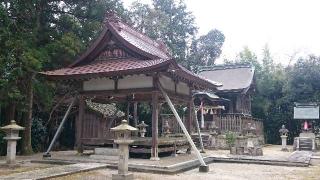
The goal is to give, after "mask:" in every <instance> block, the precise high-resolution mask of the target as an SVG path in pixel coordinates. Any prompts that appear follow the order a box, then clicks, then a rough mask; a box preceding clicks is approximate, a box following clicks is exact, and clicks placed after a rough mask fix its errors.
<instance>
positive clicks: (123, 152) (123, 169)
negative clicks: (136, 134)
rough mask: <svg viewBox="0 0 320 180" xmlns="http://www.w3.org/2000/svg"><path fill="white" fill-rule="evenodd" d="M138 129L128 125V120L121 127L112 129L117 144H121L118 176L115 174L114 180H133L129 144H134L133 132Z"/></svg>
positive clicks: (122, 122) (123, 121)
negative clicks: (129, 171) (129, 169)
mask: <svg viewBox="0 0 320 180" xmlns="http://www.w3.org/2000/svg"><path fill="white" fill-rule="evenodd" d="M137 130H138V129H137V128H135V127H132V126H130V125H128V122H127V121H126V120H122V121H121V124H120V125H119V126H116V127H114V128H111V131H113V132H115V134H116V140H115V143H117V144H119V163H118V174H113V175H112V179H113V180H131V179H133V174H131V173H130V174H129V173H128V161H129V144H131V143H133V140H132V139H131V132H133V131H137Z"/></svg>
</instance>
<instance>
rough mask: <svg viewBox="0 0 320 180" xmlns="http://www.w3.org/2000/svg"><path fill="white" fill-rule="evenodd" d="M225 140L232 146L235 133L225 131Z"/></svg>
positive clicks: (234, 140)
mask: <svg viewBox="0 0 320 180" xmlns="http://www.w3.org/2000/svg"><path fill="white" fill-rule="evenodd" d="M226 141H227V144H228V145H229V147H230V148H231V147H232V146H234V145H235V142H236V134H235V133H234V132H231V131H227V132H226Z"/></svg>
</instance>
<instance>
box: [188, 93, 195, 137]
mask: <svg viewBox="0 0 320 180" xmlns="http://www.w3.org/2000/svg"><path fill="white" fill-rule="evenodd" d="M193 112H194V110H193V98H192V99H191V100H190V102H189V103H188V119H187V129H188V132H189V134H191V130H192V120H193V116H194V113H193Z"/></svg>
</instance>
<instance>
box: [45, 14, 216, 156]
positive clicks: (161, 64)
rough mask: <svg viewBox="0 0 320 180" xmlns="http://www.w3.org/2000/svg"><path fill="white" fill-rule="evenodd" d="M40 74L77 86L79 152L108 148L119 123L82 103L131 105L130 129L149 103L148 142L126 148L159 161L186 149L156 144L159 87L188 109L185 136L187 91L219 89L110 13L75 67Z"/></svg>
mask: <svg viewBox="0 0 320 180" xmlns="http://www.w3.org/2000/svg"><path fill="white" fill-rule="evenodd" d="M42 74H44V75H45V76H47V78H48V79H51V80H56V81H65V82H72V83H73V84H76V85H77V87H78V88H77V91H78V92H79V95H78V97H77V98H78V110H79V114H78V117H77V119H76V144H77V148H78V150H79V151H80V152H81V151H82V150H83V148H86V147H89V146H105V145H109V144H113V143H114V134H113V133H112V132H110V127H114V126H116V125H117V124H118V123H119V122H116V121H114V120H111V119H106V118H105V117H103V116H100V115H97V114H96V113H95V112H92V111H90V110H88V109H87V108H86V103H85V100H86V99H90V100H92V101H93V102H100V103H110V102H115V103H117V102H126V103H128V107H129V106H130V105H133V109H134V110H133V116H134V117H133V119H134V121H133V122H131V123H130V124H132V125H133V126H134V127H136V126H137V124H138V114H137V103H139V102H151V104H152V124H151V125H149V126H151V127H152V137H150V138H138V137H136V138H133V139H134V143H133V145H134V146H131V148H130V151H133V152H134V151H136V152H140V151H142V152H148V153H150V152H151V157H158V153H159V152H162V151H172V150H175V149H176V145H181V146H185V145H188V142H187V141H186V139H185V137H181V138H179V139H172V138H167V137H166V138H164V139H160V140H159V137H158V136H159V129H158V127H159V126H158V125H159V118H158V117H159V111H160V108H161V104H162V103H163V102H165V99H164V97H163V96H162V94H161V91H160V89H159V88H160V87H159V86H161V87H162V89H164V90H165V91H166V93H167V94H168V95H169V97H170V99H172V100H173V102H174V103H175V104H180V105H185V106H186V107H188V112H189V113H188V115H187V117H186V120H185V126H186V127H187V129H188V130H189V131H190V130H191V126H192V115H193V110H192V109H193V99H192V91H193V90H206V89H211V90H216V89H217V87H218V86H220V84H219V83H214V82H212V81H208V80H206V79H205V78H202V77H200V76H198V75H196V74H193V73H192V72H190V71H188V70H187V69H185V68H184V67H182V66H180V65H178V64H177V63H176V61H175V60H174V59H173V58H172V57H171V55H170V53H169V51H168V49H167V47H166V46H165V44H164V43H162V42H161V41H155V40H152V39H150V38H149V37H147V36H145V35H144V34H141V33H139V32H137V31H136V30H134V29H133V28H131V27H130V26H129V25H127V24H125V23H124V22H122V21H121V20H120V19H119V18H118V17H117V16H116V15H114V14H112V13H109V14H108V15H107V17H106V19H105V21H104V26H103V30H102V32H101V34H100V36H99V37H98V38H97V39H96V40H95V41H94V42H93V43H92V45H91V46H90V47H89V48H88V49H87V51H86V52H85V53H83V54H82V55H81V56H80V57H79V58H78V59H77V60H76V61H75V62H74V63H72V64H71V65H70V66H69V67H66V68H62V69H58V70H53V71H46V72H42ZM128 109H129V108H128ZM128 112H129V111H128ZM128 112H127V115H128V116H129V113H128ZM134 147H138V149H137V148H134ZM159 148H160V149H161V150H159Z"/></svg>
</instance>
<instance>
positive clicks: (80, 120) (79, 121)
mask: <svg viewBox="0 0 320 180" xmlns="http://www.w3.org/2000/svg"><path fill="white" fill-rule="evenodd" d="M78 101H79V114H78V118H77V120H76V129H75V131H76V146H77V151H78V152H79V153H83V148H82V142H81V137H82V125H83V121H84V114H85V102H84V99H83V97H82V96H79V97H78Z"/></svg>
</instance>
